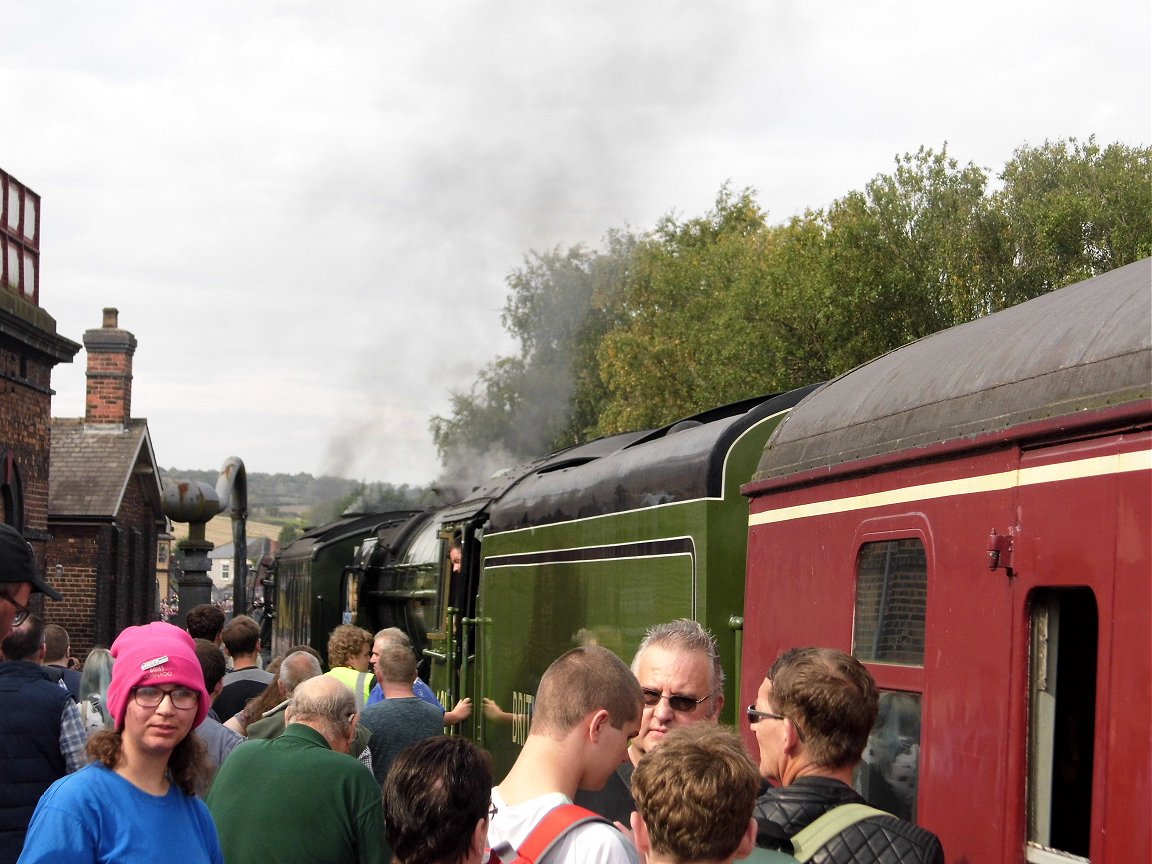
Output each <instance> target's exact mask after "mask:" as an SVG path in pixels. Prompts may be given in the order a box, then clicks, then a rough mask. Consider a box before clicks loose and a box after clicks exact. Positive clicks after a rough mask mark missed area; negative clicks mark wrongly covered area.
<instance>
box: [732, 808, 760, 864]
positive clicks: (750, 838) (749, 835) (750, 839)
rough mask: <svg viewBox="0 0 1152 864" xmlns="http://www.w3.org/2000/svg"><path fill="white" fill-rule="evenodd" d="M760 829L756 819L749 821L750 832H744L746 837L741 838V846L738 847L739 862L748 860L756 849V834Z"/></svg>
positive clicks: (737, 857)
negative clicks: (744, 859)
mask: <svg viewBox="0 0 1152 864" xmlns="http://www.w3.org/2000/svg"><path fill="white" fill-rule="evenodd" d="M758 827H759V826H757V825H756V820H755V819H754V818H753V819H749V820H748V830H746V831H745V832H744V836H743V837H741V838H740V845H739V846H737V847H736V860H737V861H740V860H741V859H743V858H747V857H748V856H749V855H751V854H752V850H753V849H755V848H756V832H757V830H758Z"/></svg>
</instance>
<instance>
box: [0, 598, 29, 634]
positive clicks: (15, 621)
mask: <svg viewBox="0 0 1152 864" xmlns="http://www.w3.org/2000/svg"><path fill="white" fill-rule="evenodd" d="M0 597H2V598H3V599H5V600H7V601H8V602H9V603H11V604H12V605H13V606H15V607H16V615H15V616H14V617H13V618H12V626H13V627H19V626H20V625H21V624H23V623H24V622H25V621H27V620H28V616H29V615H31V614H32V610H31V609H29V608H28V607H27V606H21V605H20V604H19V603H17V602H16V599H15V598H14V597H13V596H12V595H11V594H5V593H4V592H3V591H0Z"/></svg>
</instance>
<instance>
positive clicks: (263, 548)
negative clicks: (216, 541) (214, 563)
mask: <svg viewBox="0 0 1152 864" xmlns="http://www.w3.org/2000/svg"><path fill="white" fill-rule="evenodd" d="M247 540H248V543H247V544H246V545H247V546H248V554H247V555H245V556H244V557H245V558H249V559H251V558H262V557H264V556H265V555H268V554H270V553H271V551H272V541H271V540H269V539H268V538H267V537H249V538H247ZM234 548H236V544H235V543H224V544H221V545H220V546H217V547H216V548H215V549H213V550H212V551H211V552H209V553H208V557H209V558H231V557H233V553H232V550H233V549H234Z"/></svg>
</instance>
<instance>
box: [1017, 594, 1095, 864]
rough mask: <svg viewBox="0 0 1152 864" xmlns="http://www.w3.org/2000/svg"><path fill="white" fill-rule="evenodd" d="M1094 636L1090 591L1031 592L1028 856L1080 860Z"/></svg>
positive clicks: (1087, 831) (1091, 740) (1091, 727)
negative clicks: (1033, 593) (1032, 593)
mask: <svg viewBox="0 0 1152 864" xmlns="http://www.w3.org/2000/svg"><path fill="white" fill-rule="evenodd" d="M1097 636H1098V622H1097V610H1096V598H1095V597H1094V596H1093V594H1092V591H1091V590H1090V589H1088V588H1067V589H1060V590H1046V591H1039V592H1037V593H1036V594H1035V595H1033V598H1032V605H1031V645H1030V648H1031V650H1030V652H1029V657H1030V662H1031V669H1030V674H1029V679H1030V696H1031V703H1030V705H1029V728H1028V848H1027V850H1026V855H1025V857H1026V858H1027V860H1028V861H1034V862H1044V864H1047V862H1056V861H1087V860H1088V847H1089V840H1090V836H1091V822H1092V761H1093V751H1094V749H1095V718H1096V652H1097Z"/></svg>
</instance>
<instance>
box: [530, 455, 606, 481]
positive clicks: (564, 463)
mask: <svg viewBox="0 0 1152 864" xmlns="http://www.w3.org/2000/svg"><path fill="white" fill-rule="evenodd" d="M599 458H600V457H599V456H581V457H578V458H575V459H561V460H559V461H556V462H549V463H548V464H547V465H545V466H544V467H543V468H541V469H540V470H539V471H537V472H536V475H537V476H540V475H541V474H551V473H552V472H553V471H563V470H564V469H565V468H576V467H579V466H580V465H587V464H588V463H589V462H595V461H596V460H597V459H599Z"/></svg>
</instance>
